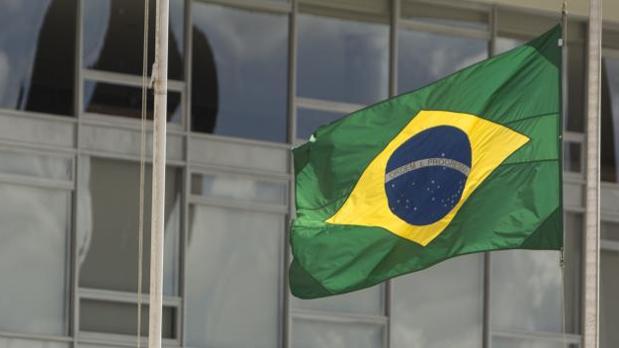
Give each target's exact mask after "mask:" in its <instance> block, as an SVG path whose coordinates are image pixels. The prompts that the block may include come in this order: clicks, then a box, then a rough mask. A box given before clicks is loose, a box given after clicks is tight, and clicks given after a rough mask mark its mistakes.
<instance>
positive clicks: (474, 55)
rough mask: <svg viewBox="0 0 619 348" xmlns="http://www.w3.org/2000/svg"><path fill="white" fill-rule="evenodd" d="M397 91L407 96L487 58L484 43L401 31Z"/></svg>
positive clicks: (486, 47)
mask: <svg viewBox="0 0 619 348" xmlns="http://www.w3.org/2000/svg"><path fill="white" fill-rule="evenodd" d="M399 42H400V51H399V55H398V73H399V76H398V90H399V91H400V92H408V91H412V90H415V89H417V88H420V87H423V86H425V85H428V84H430V83H432V82H434V81H436V80H438V79H440V78H443V77H445V76H447V75H449V74H451V73H454V72H456V71H458V70H460V69H462V68H465V67H467V66H469V65H471V64H473V63H477V62H479V61H481V60H484V59H486V58H487V57H488V42H487V41H486V40H483V39H474V38H464V37H456V36H445V35H440V34H432V33H426V32H417V31H410V30H400V32H399Z"/></svg>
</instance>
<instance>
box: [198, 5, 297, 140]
mask: <svg viewBox="0 0 619 348" xmlns="http://www.w3.org/2000/svg"><path fill="white" fill-rule="evenodd" d="M192 18H193V24H194V27H193V71H192V110H191V115H192V125H191V129H192V130H193V131H196V132H204V133H213V134H221V135H228V136H234V137H242V138H251V139H258V140H267V141H275V142H285V141H286V129H287V122H286V104H287V89H288V85H287V83H288V81H287V69H288V19H287V16H285V15H279V14H268V13H257V12H251V11H244V10H238V9H232V8H226V7H222V6H217V5H208V4H205V3H202V2H195V3H194V5H193V8H192Z"/></svg>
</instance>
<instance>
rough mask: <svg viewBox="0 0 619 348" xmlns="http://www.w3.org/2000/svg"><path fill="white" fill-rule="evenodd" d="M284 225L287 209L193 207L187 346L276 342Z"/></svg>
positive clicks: (264, 347) (259, 346) (268, 345)
mask: <svg viewBox="0 0 619 348" xmlns="http://www.w3.org/2000/svg"><path fill="white" fill-rule="evenodd" d="M284 226H285V219H284V216H283V215H276V214H268V213H260V212H250V211H243V210H237V209H226V208H218V207H214V206H198V205H196V206H192V207H191V210H190V222H189V236H188V245H187V260H186V277H187V278H186V279H187V282H186V291H187V298H186V299H185V300H186V301H187V306H186V308H187V320H186V321H185V324H186V325H185V332H186V336H187V342H186V343H187V345H188V346H191V347H198V348H206V347H250V346H251V347H255V348H272V347H277V346H278V341H279V327H280V325H279V321H280V320H281V319H280V315H279V313H280V300H281V298H282V294H281V291H280V290H281V282H280V279H281V271H282V268H283V265H282V260H283V255H282V250H283V242H284V240H283V239H284Z"/></svg>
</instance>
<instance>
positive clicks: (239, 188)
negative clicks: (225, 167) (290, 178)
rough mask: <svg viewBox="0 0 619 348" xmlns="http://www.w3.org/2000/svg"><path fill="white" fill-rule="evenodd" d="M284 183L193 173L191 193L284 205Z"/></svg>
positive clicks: (285, 195)
mask: <svg viewBox="0 0 619 348" xmlns="http://www.w3.org/2000/svg"><path fill="white" fill-rule="evenodd" d="M286 188H287V185H286V183H276V182H270V181H259V180H256V179H250V178H247V177H242V176H234V175H225V176H224V175H209V174H193V175H192V176H191V193H192V194H194V195H200V196H204V197H207V198H228V199H234V200H239V201H245V202H247V201H250V202H256V203H269V204H280V205H284V204H286V201H287V195H288V190H287V189H286Z"/></svg>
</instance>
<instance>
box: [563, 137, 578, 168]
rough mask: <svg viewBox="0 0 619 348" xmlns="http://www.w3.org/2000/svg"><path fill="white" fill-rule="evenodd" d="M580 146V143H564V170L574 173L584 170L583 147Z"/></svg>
mask: <svg viewBox="0 0 619 348" xmlns="http://www.w3.org/2000/svg"><path fill="white" fill-rule="evenodd" d="M580 146H581V144H580V143H569V142H564V143H563V170H566V171H568V172H574V173H581V172H582V170H581V168H582V166H583V165H582V158H581V157H582V156H581V154H582V149H581V147H580Z"/></svg>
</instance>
